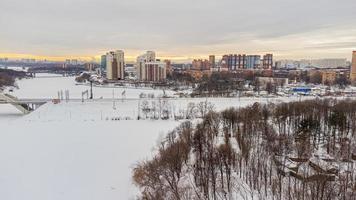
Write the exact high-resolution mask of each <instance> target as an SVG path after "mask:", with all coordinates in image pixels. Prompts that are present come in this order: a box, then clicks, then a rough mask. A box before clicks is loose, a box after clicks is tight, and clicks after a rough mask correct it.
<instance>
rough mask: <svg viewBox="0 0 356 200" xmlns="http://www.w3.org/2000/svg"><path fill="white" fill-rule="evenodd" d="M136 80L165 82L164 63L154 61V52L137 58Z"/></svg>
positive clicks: (148, 52)
mask: <svg viewBox="0 0 356 200" xmlns="http://www.w3.org/2000/svg"><path fill="white" fill-rule="evenodd" d="M136 71H137V79H138V80H140V81H150V82H159V81H164V80H166V77H167V74H166V73H167V72H166V63H164V62H159V61H157V60H156V53H155V52H154V51H147V52H146V53H145V54H143V55H140V56H138V57H137V60H136Z"/></svg>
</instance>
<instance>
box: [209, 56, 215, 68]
mask: <svg viewBox="0 0 356 200" xmlns="http://www.w3.org/2000/svg"><path fill="white" fill-rule="evenodd" d="M209 64H210V67H211V68H215V55H210V56H209Z"/></svg>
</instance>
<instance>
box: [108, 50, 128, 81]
mask: <svg viewBox="0 0 356 200" xmlns="http://www.w3.org/2000/svg"><path fill="white" fill-rule="evenodd" d="M106 77H107V79H109V80H123V79H125V55H124V51H122V50H117V51H111V52H109V53H107V54H106Z"/></svg>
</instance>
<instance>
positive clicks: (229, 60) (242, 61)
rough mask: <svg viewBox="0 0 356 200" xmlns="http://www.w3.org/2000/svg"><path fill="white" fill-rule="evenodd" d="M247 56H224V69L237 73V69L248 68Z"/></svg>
mask: <svg viewBox="0 0 356 200" xmlns="http://www.w3.org/2000/svg"><path fill="white" fill-rule="evenodd" d="M246 64H247V62H246V55H245V54H243V55H241V54H239V55H237V54H234V55H233V54H230V55H224V56H223V57H222V67H223V68H228V69H229V70H230V71H235V70H237V69H244V68H246Z"/></svg>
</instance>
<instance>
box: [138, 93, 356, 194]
mask: <svg viewBox="0 0 356 200" xmlns="http://www.w3.org/2000/svg"><path fill="white" fill-rule="evenodd" d="M133 181H134V183H135V184H136V185H137V186H138V187H139V189H140V191H141V195H140V198H141V199H156V200H160V199H175V200H180V199H214V200H215V199H274V200H299V199H300V200H331V199H332V200H334V199H340V200H341V199H342V200H354V199H356V101H354V100H347V99H346V100H335V99H324V100H317V99H316V100H307V101H301V102H290V103H280V104H272V103H269V104H258V103H255V104H254V105H252V106H249V107H245V108H230V109H227V110H225V111H222V112H219V113H217V112H214V111H210V112H208V113H206V114H205V115H204V117H203V118H202V119H201V120H199V121H198V122H197V123H192V122H190V121H188V122H184V123H182V124H181V125H180V126H179V127H177V128H176V129H175V130H173V131H171V132H170V133H169V134H168V135H167V136H166V137H165V138H164V139H163V140H162V141H161V142H160V144H159V145H158V146H157V147H156V152H155V156H154V157H153V158H152V159H150V160H144V161H141V162H139V163H138V164H137V166H136V167H135V168H134V169H133Z"/></svg>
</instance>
